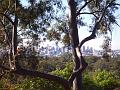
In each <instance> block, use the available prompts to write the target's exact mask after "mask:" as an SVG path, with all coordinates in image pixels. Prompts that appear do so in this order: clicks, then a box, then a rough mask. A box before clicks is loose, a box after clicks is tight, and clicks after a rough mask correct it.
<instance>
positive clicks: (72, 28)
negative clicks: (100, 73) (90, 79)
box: [68, 0, 119, 90]
mask: <svg viewBox="0 0 120 90" xmlns="http://www.w3.org/2000/svg"><path fill="white" fill-rule="evenodd" d="M117 5H119V4H118V3H116V0H68V6H69V12H70V13H69V20H68V21H69V22H68V23H69V32H70V33H69V34H70V40H71V45H72V49H73V56H74V62H75V68H74V70H73V73H72V75H71V77H70V79H69V83H71V84H72V83H73V82H74V83H73V90H81V89H82V82H81V81H82V72H83V71H84V69H85V68H86V67H87V63H86V62H85V60H84V58H83V56H82V53H81V50H80V49H81V47H82V45H83V44H84V43H85V42H87V41H89V40H92V39H95V38H96V35H97V34H98V33H99V32H102V33H103V32H107V31H111V26H112V25H113V24H114V23H116V20H115V17H114V12H115V10H116V9H118V7H117ZM86 7H87V8H89V11H85V8H86ZM82 14H88V15H93V16H94V17H93V26H92V28H91V30H90V31H91V35H90V36H88V37H86V38H84V39H83V40H82V41H81V42H79V36H78V23H77V21H81V18H80V17H81V15H82Z"/></svg>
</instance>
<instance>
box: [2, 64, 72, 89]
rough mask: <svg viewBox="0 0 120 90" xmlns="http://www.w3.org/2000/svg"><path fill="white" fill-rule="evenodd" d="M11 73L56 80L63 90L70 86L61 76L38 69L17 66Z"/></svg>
mask: <svg viewBox="0 0 120 90" xmlns="http://www.w3.org/2000/svg"><path fill="white" fill-rule="evenodd" d="M0 68H2V69H4V70H10V69H9V68H6V67H4V66H1V65H0ZM10 72H11V73H16V74H19V75H28V76H34V77H40V78H44V79H48V80H51V81H56V82H58V83H59V84H61V85H62V86H63V87H64V89H65V90H70V86H69V82H68V81H67V80H65V79H63V78H61V77H58V76H54V75H51V74H47V73H42V72H39V71H32V70H27V69H23V68H20V67H19V68H17V69H16V70H13V71H10Z"/></svg>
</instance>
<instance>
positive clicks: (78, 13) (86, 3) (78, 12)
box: [76, 0, 93, 16]
mask: <svg viewBox="0 0 120 90" xmlns="http://www.w3.org/2000/svg"><path fill="white" fill-rule="evenodd" d="M92 1H93V0H90V1H88V2H85V4H84V5H83V6H82V7H81V8H80V9H79V10H78V11H77V13H76V15H77V16H78V15H80V12H81V11H82V9H83V8H85V7H86V6H87V5H88V4H89V3H90V2H92Z"/></svg>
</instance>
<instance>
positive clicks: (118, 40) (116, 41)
mask: <svg viewBox="0 0 120 90" xmlns="http://www.w3.org/2000/svg"><path fill="white" fill-rule="evenodd" d="M21 1H22V3H23V4H24V5H27V3H26V2H25V0H21ZM118 2H119V3H120V0H118ZM63 3H64V5H66V6H67V0H63ZM67 8H68V6H67ZM115 15H116V16H117V21H118V24H119V25H120V9H119V10H117V11H116V14H115ZM90 18H91V17H87V18H85V20H86V21H89V22H90V21H91V19H90ZM113 27H114V28H113V33H112V49H120V27H118V26H116V25H114V26H113ZM88 35H90V33H89V28H88V27H81V28H80V29H79V38H80V40H82V39H83V38H85V37H86V36H88ZM102 42H103V37H102V36H101V37H97V38H96V39H94V40H91V41H88V42H87V43H85V46H90V47H93V48H94V49H101V47H100V46H101V45H102Z"/></svg>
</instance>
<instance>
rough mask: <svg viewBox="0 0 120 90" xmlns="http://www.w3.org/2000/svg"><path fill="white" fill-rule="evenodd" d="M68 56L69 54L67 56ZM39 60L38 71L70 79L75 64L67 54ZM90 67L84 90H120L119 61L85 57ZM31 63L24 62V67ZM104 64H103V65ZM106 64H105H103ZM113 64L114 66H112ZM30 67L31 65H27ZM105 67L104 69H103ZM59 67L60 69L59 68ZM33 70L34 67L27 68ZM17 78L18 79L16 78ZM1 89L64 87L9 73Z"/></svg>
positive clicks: (3, 78)
mask: <svg viewBox="0 0 120 90" xmlns="http://www.w3.org/2000/svg"><path fill="white" fill-rule="evenodd" d="M67 55H68V54H67ZM36 58H38V62H39V63H38V66H39V67H37V68H36V69H37V70H39V71H44V72H47V73H50V74H54V75H57V76H60V77H63V78H65V79H68V78H69V76H70V74H71V72H72V66H73V63H72V61H71V58H66V54H65V55H62V56H60V57H48V58H47V62H46V58H42V57H36ZM85 58H86V60H87V62H88V64H89V67H88V68H87V69H86V71H85V72H84V77H83V88H84V90H119V89H120V67H119V63H120V60H119V59H114V58H113V59H111V60H109V62H108V61H105V60H104V61H103V59H101V58H100V57H85ZM27 62H29V61H27V60H25V61H24V62H22V63H23V64H22V65H23V66H24V67H25V65H27V64H26V63H27ZM101 62H102V63H101ZM103 62H104V63H103ZM111 64H112V65H111ZM27 66H29V65H27ZM103 66H104V67H103ZM58 67H59V68H58ZM26 68H28V69H32V67H30V66H29V67H26ZM16 77H17V78H16ZM0 88H1V89H2V90H4V89H5V88H7V89H8V90H13V89H14V90H19V89H22V90H28V89H29V90H37V89H40V90H48V88H49V90H63V88H62V86H60V85H59V83H57V82H53V81H48V80H46V79H41V78H36V77H29V76H20V75H15V74H11V73H10V72H7V73H6V75H4V77H2V78H1V80H0Z"/></svg>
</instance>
